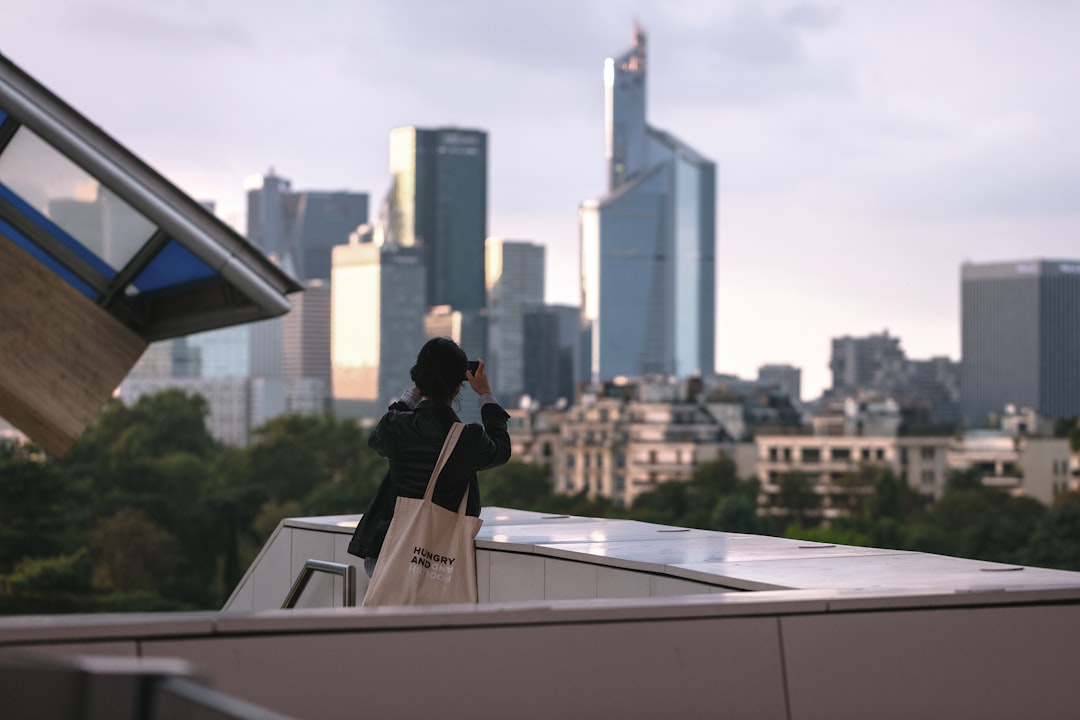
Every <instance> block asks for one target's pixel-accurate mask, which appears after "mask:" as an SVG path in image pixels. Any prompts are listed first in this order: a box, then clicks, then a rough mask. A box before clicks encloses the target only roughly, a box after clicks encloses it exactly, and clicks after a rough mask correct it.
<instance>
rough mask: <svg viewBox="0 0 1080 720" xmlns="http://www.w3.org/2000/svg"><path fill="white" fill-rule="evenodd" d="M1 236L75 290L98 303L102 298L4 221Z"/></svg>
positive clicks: (0, 226) (1, 221) (1, 225)
mask: <svg viewBox="0 0 1080 720" xmlns="http://www.w3.org/2000/svg"><path fill="white" fill-rule="evenodd" d="M0 235H3V236H4V237H6V238H8V239H9V240H11V241H12V242H14V243H15V244H16V245H18V246H19V247H21V248H22V249H23V250H25V251H26V252H28V253H30V255H32V256H33V257H34V258H36V259H37V260H38V261H39V262H41V264H43V265H44V266H45V267H47V268H49V269H50V270H52V271H53V272H54V273H56V274H57V275H59V276H60V277H61V278H63V279H64V280H66V281H67V282H68V284H69V285H71V286H72V287H73V288H75V289H76V290H78V291H79V292H81V293H82V294H83V295H85V296H86V297H88V298H90V299H91V300H93V301H94V302H97V300H98V298H99V297H100V296H99V295H98V293H97V292H95V290H94V288H92V287H90V286H89V285H87V284H86V283H84V282H83V281H82V280H80V279H79V278H78V277H77V276H76V275H75V273H73V272H71V271H70V270H68V269H67V268H66V267H64V266H63V265H61V264H60V263H58V262H57V261H56V260H54V259H53V257H52V256H51V255H49V254H48V253H47V252H45V251H44V250H42V249H41V248H40V247H38V246H37V245H35V244H34V243H32V242H30V240H28V239H27V238H26V236H24V235H23V234H22V233H20V232H19V231H18V230H16V229H15V228H13V227H11V226H10V225H8V224H7V223H6V222H4V220H3V219H0Z"/></svg>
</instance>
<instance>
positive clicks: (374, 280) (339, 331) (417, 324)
mask: <svg viewBox="0 0 1080 720" xmlns="http://www.w3.org/2000/svg"><path fill="white" fill-rule="evenodd" d="M331 277H332V279H331V282H330V292H331V300H330V304H331V307H330V327H331V329H330V348H331V350H330V362H331V366H332V374H333V397H334V412H335V414H337V415H338V416H342V417H354V418H359V419H377V418H378V417H379V416H381V415H382V414H383V413H384V412H385V411H386V408H387V406H388V405H389V404H390V403H391V402H392V401H393V400H395V399H396V398H397V397H398V396H399V395H400V394H401V392H402V391H403V390H405V389H407V388H408V387H409V383H410V382H411V381H410V380H409V369H410V368H411V367H412V366H413V364H414V363H415V362H416V353H417V352H418V351H419V349H420V347H421V346H422V345H423V344H424V342H425V340H426V338H425V336H424V311H425V310H426V306H425V304H424V284H425V280H426V278H425V270H424V265H423V262H422V261H421V258H420V253H419V250H417V249H416V248H403V247H397V246H394V245H382V246H379V245H376V244H374V243H359V242H351V243H350V244H348V245H339V246H338V247H335V248H334V254H333V266H332V273H331Z"/></svg>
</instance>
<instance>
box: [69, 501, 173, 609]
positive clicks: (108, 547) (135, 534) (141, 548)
mask: <svg viewBox="0 0 1080 720" xmlns="http://www.w3.org/2000/svg"><path fill="white" fill-rule="evenodd" d="M90 549H91V552H92V554H93V558H94V569H93V581H94V585H95V586H97V587H101V588H107V589H116V590H120V591H121V592H133V591H145V592H157V591H159V590H160V589H161V588H163V587H164V586H165V585H166V583H167V582H168V580H169V578H170V577H171V576H172V574H173V570H174V569H175V567H176V563H177V559H178V555H179V547H178V545H177V542H176V538H174V537H173V536H172V535H170V534H169V533H168V532H166V531H165V530H162V529H161V528H160V527H158V526H157V525H155V524H154V523H152V522H151V521H150V520H149V519H148V518H147V517H146V516H145V515H143V514H142V513H141V512H139V511H138V510H134V509H132V508H123V509H121V510H120V511H119V512H117V513H116V514H115V515H112V516H111V517H107V518H102V519H101V520H99V521H98V523H97V525H96V526H95V527H94V530H93V531H92V532H91V533H90Z"/></svg>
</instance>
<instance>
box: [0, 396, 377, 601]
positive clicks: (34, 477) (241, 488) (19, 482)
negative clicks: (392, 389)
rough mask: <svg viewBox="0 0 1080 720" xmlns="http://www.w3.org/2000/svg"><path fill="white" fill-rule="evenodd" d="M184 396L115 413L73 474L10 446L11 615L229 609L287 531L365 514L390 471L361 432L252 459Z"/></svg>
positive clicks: (255, 450)
mask: <svg viewBox="0 0 1080 720" xmlns="http://www.w3.org/2000/svg"><path fill="white" fill-rule="evenodd" d="M206 415H207V407H206V403H205V401H204V400H203V399H202V398H201V397H199V396H188V395H186V394H185V393H184V392H183V391H181V390H166V391H163V392H160V393H156V394H152V395H145V396H143V397H142V398H141V399H140V400H139V401H138V402H137V403H135V404H134V405H133V406H131V407H126V406H124V405H123V404H122V403H120V402H119V401H112V402H110V404H109V405H108V406H107V407H106V408H105V409H104V410H103V411H102V413H101V414H100V415H99V416H98V418H97V419H96V420H95V422H94V423H93V425H91V427H90V428H88V429H87V431H86V432H85V433H84V434H83V436H82V437H81V438H80V439H79V441H78V443H77V444H76V445H75V447H74V448H73V449H72V450H71V451H70V452H69V453H68V455H67V456H66V457H65V458H64V459H63V460H52V459H49V458H44V457H42V456H41V455H40V454H39V453H38V452H37V450H36V448H34V447H33V446H15V445H6V444H0V613H5V614H27V613H68V612H104V611H110V612H111V611H137V610H191V609H217V608H220V607H221V606H222V604H223V603H224V601H225V600H226V599H227V598H228V595H229V593H231V592H232V590H233V588H234V587H235V586H236V584H237V583H238V582H239V580H240V578H241V577H242V575H243V573H244V572H245V571H246V569H247V567H248V565H249V564H250V563H251V561H252V560H253V559H254V557H255V555H256V554H257V553H258V551H259V549H260V548H261V547H262V545H263V543H264V542H265V541H266V539H267V538H268V537H269V536H270V533H271V532H273V530H274V528H276V527H277V525H278V523H279V522H280V520H281V519H282V518H285V517H294V516H305V515H331V514H334V515H336V514H349V513H358V512H362V511H363V510H364V508H365V507H366V506H367V502H368V499H369V498H370V497H371V496H372V494H373V493H374V491H375V488H376V486H377V482H378V481H379V480H381V479H382V476H383V475H384V474H385V469H386V464H385V460H383V459H382V458H380V457H378V456H377V455H376V454H375V453H374V452H373V451H372V450H370V449H369V448H368V446H367V434H366V432H365V431H364V430H363V429H362V428H361V427H360V426H359V425H358V424H357V423H355V422H353V421H351V420H337V419H335V418H333V417H332V416H329V415H324V416H296V415H290V416H283V417H279V418H276V419H274V420H271V421H270V422H268V423H266V424H265V425H263V426H262V427H260V428H258V429H257V430H256V431H255V432H254V433H253V437H252V442H251V443H250V444H249V445H248V447H246V448H243V449H238V448H233V447H227V446H222V445H220V444H219V443H217V442H216V441H215V440H214V439H213V437H212V436H211V435H210V434H209V433H208V432H207V430H206V424H205V418H206Z"/></svg>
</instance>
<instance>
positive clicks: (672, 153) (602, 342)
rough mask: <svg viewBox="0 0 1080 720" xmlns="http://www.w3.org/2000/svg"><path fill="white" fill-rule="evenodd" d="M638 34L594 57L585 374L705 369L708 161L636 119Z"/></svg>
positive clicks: (711, 220)
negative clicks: (596, 158)
mask: <svg viewBox="0 0 1080 720" xmlns="http://www.w3.org/2000/svg"><path fill="white" fill-rule="evenodd" d="M645 61H646V53H645V34H644V32H642V31H641V30H640V28H638V29H636V30H635V35H634V44H633V46H632V47H631V48H630V50H628V51H627V52H626V53H624V54H623V55H621V56H620V57H617V58H608V59H607V60H606V61H605V64H604V87H605V101H606V102H605V139H606V159H607V169H608V172H607V176H608V184H609V185H608V193H607V195H605V196H604V197H602V198H600V199H598V200H589V201H586V202H585V203H583V204H582V206H581V209H580V212H579V215H580V224H581V226H580V231H581V274H582V278H581V280H582V282H581V289H582V306H581V313H582V325H583V327H584V328H585V337H584V342H585V347H584V348H583V350H584V352H583V355H584V361H585V363H587V366H586V368H585V371H586V372H585V374H586V376H591V377H592V379H593V380H595V381H603V380H609V379H612V378H614V377H617V376H640V375H645V374H652V373H659V374H664V375H674V376H679V377H684V376H688V375H692V374H695V373H699V372H700V373H703V374H706V375H710V374H712V373H713V372H714V371H715V368H714V365H715V349H714V344H715V324H716V280H715V278H716V166H715V164H714V163H713V162H712V161H710V160H708V159H706V158H705V157H703V156H701V155H700V154H699V153H697V152H695V151H694V150H693V149H691V148H690V147H689V146H687V145H686V144H685V143H683V142H681V141H679V140H678V139H676V138H675V137H673V136H672V135H670V134H668V133H666V132H664V131H662V130H658V129H656V128H654V127H652V126H650V125H649V124H648V123H647V122H646V121H645V78H646V62H645Z"/></svg>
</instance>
